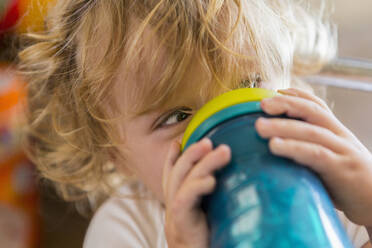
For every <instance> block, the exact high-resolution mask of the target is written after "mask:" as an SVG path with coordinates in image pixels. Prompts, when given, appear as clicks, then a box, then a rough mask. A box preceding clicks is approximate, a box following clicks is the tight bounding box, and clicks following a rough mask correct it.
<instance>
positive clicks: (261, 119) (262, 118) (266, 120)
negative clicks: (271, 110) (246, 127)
mask: <svg viewBox="0 0 372 248" xmlns="http://www.w3.org/2000/svg"><path fill="white" fill-rule="evenodd" d="M257 121H259V122H260V125H264V126H267V125H269V123H270V120H269V119H267V118H265V117H260V118H258V119H257Z"/></svg>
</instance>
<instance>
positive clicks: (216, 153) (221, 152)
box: [186, 144, 231, 180]
mask: <svg viewBox="0 0 372 248" xmlns="http://www.w3.org/2000/svg"><path fill="white" fill-rule="evenodd" d="M230 159H231V151H230V147H229V146H227V145H224V144H223V145H220V146H218V147H217V148H216V149H215V150H213V151H212V152H210V153H208V154H207V155H206V156H205V157H204V158H203V159H202V160H201V161H199V163H197V165H195V166H194V168H193V169H192V170H191V171H190V173H189V175H188V176H187V178H186V180H195V179H196V178H202V177H206V176H208V175H211V174H212V173H213V172H214V171H216V170H218V169H220V168H222V167H224V166H225V165H227V164H228V162H229V161H230Z"/></svg>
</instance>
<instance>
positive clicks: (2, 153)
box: [0, 0, 372, 248]
mask: <svg viewBox="0 0 372 248" xmlns="http://www.w3.org/2000/svg"><path fill="white" fill-rule="evenodd" d="M52 4H53V0H0V248H3V247H4V248H5V247H6V248H15V247H17V248H21V247H22V248H34V247H42V248H44V247H45V248H59V247H70V248H75V247H76V248H77V247H81V246H82V242H83V237H84V233H85V231H86V228H87V226H88V223H89V218H84V217H81V216H80V215H79V214H77V212H76V211H75V209H74V207H73V206H72V205H71V204H69V203H65V202H63V201H62V200H60V199H59V198H58V196H57V195H56V194H55V192H54V190H53V188H52V187H51V186H50V185H49V184H48V183H47V182H45V181H42V180H38V177H37V173H36V171H35V169H34V167H33V166H32V164H31V163H29V162H28V160H27V158H26V157H25V155H24V153H23V151H22V150H21V148H20V145H19V128H20V126H21V124H22V121H23V120H22V114H21V113H22V104H21V103H22V100H23V99H24V97H25V93H24V85H25V84H26V82H23V81H22V80H21V79H19V78H17V77H16V76H15V73H14V69H13V65H12V61H14V54H15V52H16V44H14V42H13V41H14V39H13V38H14V37H15V35H17V34H20V33H22V32H25V30H27V29H31V30H41V29H42V20H43V16H44V15H45V13H46V11H47V9H48V6H51V5H52ZM371 10H372V2H371V1H363V0H354V1H349V0H335V13H334V22H335V23H336V24H337V26H338V30H339V32H338V33H339V56H338V57H339V59H338V60H336V61H335V62H334V63H333V64H331V65H330V66H328V67H327V68H325V70H324V71H323V72H322V73H321V74H320V75H317V76H315V77H310V78H307V80H308V81H309V83H311V85H312V86H313V87H314V89H315V92H316V93H318V94H319V95H321V96H322V97H323V98H324V99H325V100H326V101H327V102H328V104H329V105H330V106H331V107H332V108H333V111H334V113H335V115H336V116H337V117H338V118H339V119H340V120H341V121H342V122H343V123H344V124H345V125H346V126H347V127H348V128H350V129H351V130H352V131H353V132H354V134H355V135H356V136H357V137H358V138H359V139H360V140H361V141H362V142H363V143H364V144H365V145H366V146H367V148H369V149H370V150H372V48H371V46H372V33H371V32H370V30H371V27H372V15H371Z"/></svg>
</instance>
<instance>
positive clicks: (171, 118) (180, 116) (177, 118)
mask: <svg viewBox="0 0 372 248" xmlns="http://www.w3.org/2000/svg"><path fill="white" fill-rule="evenodd" d="M190 115H191V109H189V108H181V109H177V110H176V111H173V112H172V113H171V114H169V115H168V116H166V117H165V118H164V119H163V120H162V121H161V122H160V124H159V125H158V126H159V127H166V126H171V125H174V124H177V123H179V122H182V121H184V120H186V119H187V118H188V117H189V116H190Z"/></svg>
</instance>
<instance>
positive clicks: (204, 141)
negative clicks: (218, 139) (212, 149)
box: [201, 138, 212, 145]
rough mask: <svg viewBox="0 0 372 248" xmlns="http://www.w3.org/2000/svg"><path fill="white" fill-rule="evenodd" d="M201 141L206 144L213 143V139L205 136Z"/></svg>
mask: <svg viewBox="0 0 372 248" xmlns="http://www.w3.org/2000/svg"><path fill="white" fill-rule="evenodd" d="M201 143H203V144H206V145H212V141H211V140H210V139H209V138H203V139H202V140H201Z"/></svg>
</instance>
